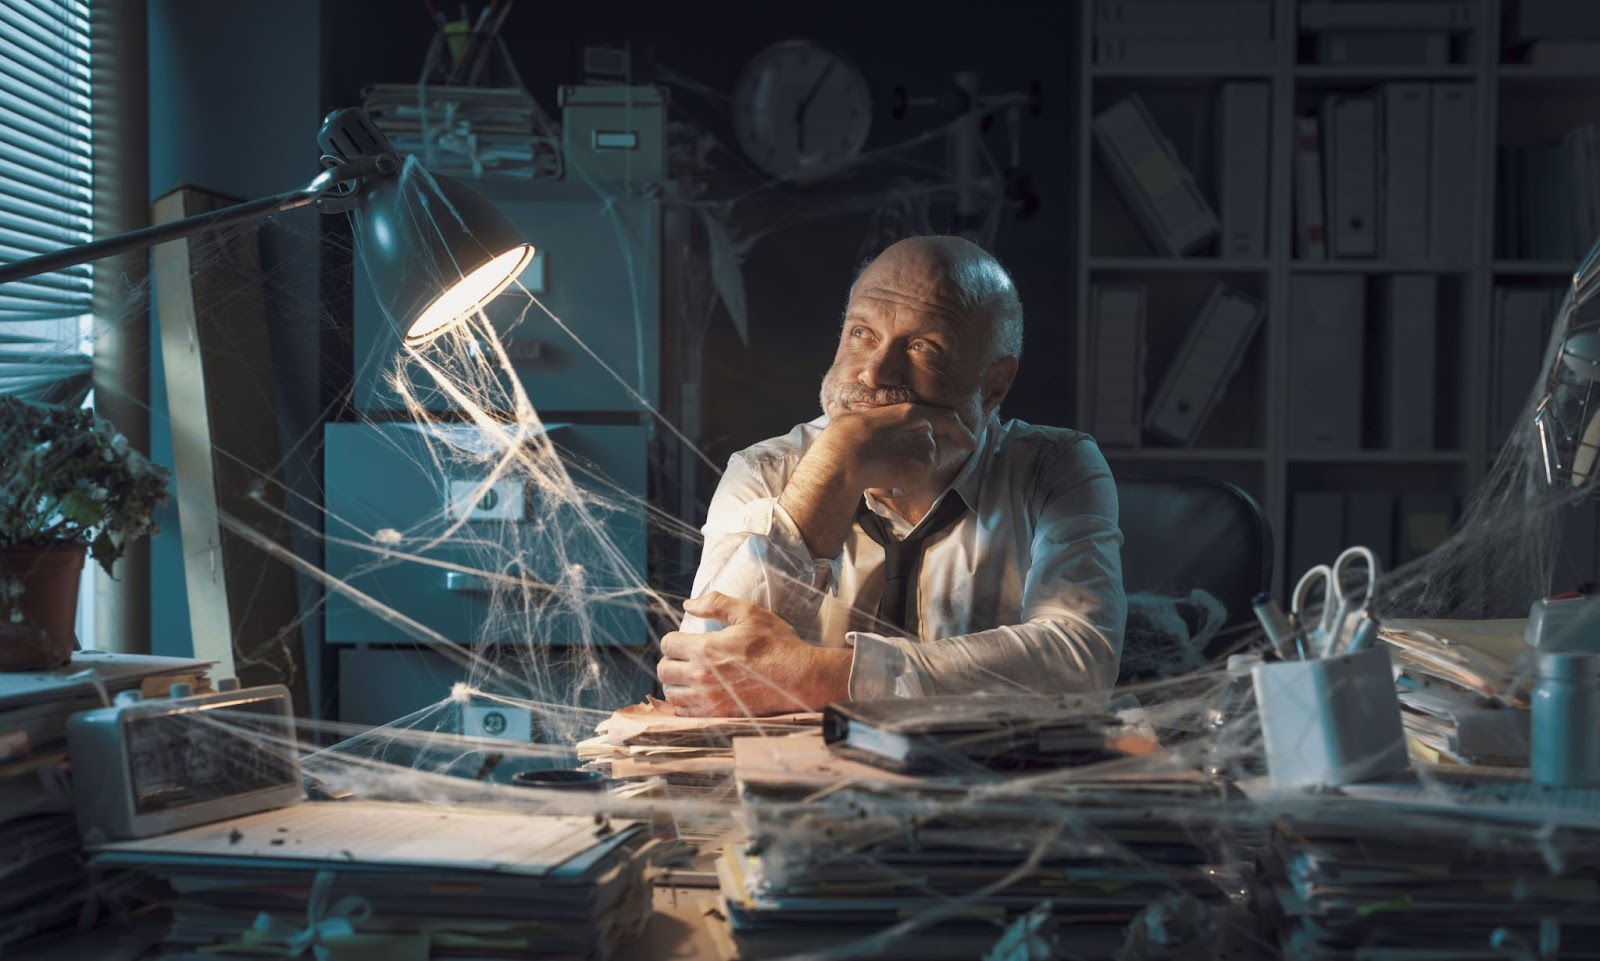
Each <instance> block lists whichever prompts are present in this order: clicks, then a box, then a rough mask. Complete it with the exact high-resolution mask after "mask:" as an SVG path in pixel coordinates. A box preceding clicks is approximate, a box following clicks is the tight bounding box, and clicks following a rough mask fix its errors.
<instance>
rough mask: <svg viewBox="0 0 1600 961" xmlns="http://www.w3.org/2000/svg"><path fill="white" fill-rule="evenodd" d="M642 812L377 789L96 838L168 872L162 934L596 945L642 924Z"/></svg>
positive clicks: (509, 954)
mask: <svg viewBox="0 0 1600 961" xmlns="http://www.w3.org/2000/svg"><path fill="white" fill-rule="evenodd" d="M644 838H645V827H644V825H643V824H640V823H637V822H616V821H605V820H597V819H595V818H587V817H561V816H555V815H538V814H524V813H520V812H507V811H500V810H485V809H474V808H462V807H458V808H441V807H431V806H425V805H415V804H393V803H385V802H378V801H334V802H321V803H318V802H308V803H303V804H297V805H294V806H292V807H287V808H283V809H281V810H277V811H267V812H264V813H262V814H256V815H251V816H250V817H245V818H238V819H236V820H233V821H223V822H220V823H217V824H208V825H204V826H201V827H197V828H190V829H188V830H184V831H178V832H175V833H173V834H168V835H164V836H161V837H155V838H147V839H144V840H139V841H119V842H113V843H110V844H106V845H103V846H101V847H100V848H99V849H98V851H97V853H96V856H95V859H94V863H95V864H96V865H97V866H99V867H105V868H118V869H137V870H140V871H144V872H147V873H149V874H152V875H155V876H157V877H159V878H161V879H163V880H165V881H167V882H168V883H169V884H170V885H171V887H172V889H173V891H174V892H175V895H176V896H175V897H174V898H172V899H171V904H170V906H171V908H172V912H173V921H172V927H171V929H170V931H169V932H168V935H167V938H166V942H165V943H166V946H167V947H168V948H169V949H195V950H198V951H200V952H202V953H207V954H210V953H217V952H224V951H226V950H228V949H229V948H231V949H232V950H235V951H238V950H244V949H248V948H250V947H254V949H255V951H256V952H257V953H272V952H273V951H274V950H277V951H279V953H284V949H288V951H291V952H293V953H295V954H298V953H299V952H300V951H301V950H305V949H306V948H307V947H309V946H310V945H313V944H320V945H323V946H325V947H324V948H320V949H319V950H318V952H317V953H318V954H319V956H320V955H321V954H322V953H323V951H324V950H326V951H328V952H330V953H332V954H334V955H335V956H340V955H339V952H340V949H341V946H343V949H344V950H354V949H356V948H362V949H364V950H365V951H366V952H368V953H367V954H364V955H363V956H377V954H376V952H383V954H384V956H386V957H416V958H452V957H471V958H507V959H511V958H515V959H542V958H606V957H610V956H611V955H612V953H613V952H614V951H615V949H616V948H617V946H618V945H619V944H621V943H622V942H623V941H624V940H626V939H628V938H631V937H633V936H635V935H636V934H637V933H638V932H639V931H640V930H641V929H642V927H643V924H644V921H645V919H646V917H647V916H648V913H649V910H650V892H649V887H648V885H647V884H645V882H644V879H643V858H642V857H641V847H642V845H643V843H644Z"/></svg>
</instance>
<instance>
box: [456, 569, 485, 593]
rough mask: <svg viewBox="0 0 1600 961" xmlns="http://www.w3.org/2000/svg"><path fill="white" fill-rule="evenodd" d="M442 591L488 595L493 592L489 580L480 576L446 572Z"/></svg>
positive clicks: (460, 572)
mask: <svg viewBox="0 0 1600 961" xmlns="http://www.w3.org/2000/svg"><path fill="white" fill-rule="evenodd" d="M444 589H445V590H447V591H451V592H453V593H456V594H489V593H491V592H493V590H494V585H493V584H492V583H491V582H490V580H489V578H487V577H484V576H483V575H482V574H467V573H465V572H463V571H446V572H445V575H444Z"/></svg>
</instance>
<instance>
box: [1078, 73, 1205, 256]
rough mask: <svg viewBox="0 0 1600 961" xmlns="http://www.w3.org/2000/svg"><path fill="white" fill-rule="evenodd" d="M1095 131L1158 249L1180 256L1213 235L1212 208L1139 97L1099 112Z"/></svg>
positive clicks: (1113, 173) (1107, 161)
mask: <svg viewBox="0 0 1600 961" xmlns="http://www.w3.org/2000/svg"><path fill="white" fill-rule="evenodd" d="M1093 128H1094V141H1095V146H1096V147H1097V148H1098V151H1099V154H1100V158H1101V160H1102V162H1103V163H1104V166H1105V168H1106V170H1107V171H1108V172H1109V173H1110V175H1111V179H1112V183H1114V184H1115V185H1116V187H1117V189H1118V191H1119V192H1120V193H1121V194H1122V196H1123V199H1124V200H1126V201H1127V203H1128V206H1129V207H1130V208H1132V210H1133V214H1134V217H1135V218H1136V219H1137V220H1138V221H1139V224H1140V226H1141V227H1142V228H1143V230H1144V232H1145V235H1146V236H1147V237H1148V238H1149V240H1150V242H1151V243H1152V244H1153V245H1154V246H1155V247H1156V249H1157V250H1159V251H1161V252H1162V253H1165V254H1168V255H1170V256H1173V257H1181V256H1183V255H1184V254H1189V253H1193V252H1195V251H1196V250H1198V249H1199V248H1201V247H1203V246H1205V245H1206V244H1207V243H1208V242H1209V241H1210V240H1211V239H1212V238H1214V237H1215V236H1216V235H1217V232H1218V230H1220V229H1221V225H1220V224H1219V223H1218V222H1217V215H1216V213H1215V212H1214V211H1213V210H1212V209H1211V204H1210V203H1209V202H1207V200H1206V198H1205V195H1204V194H1203V193H1201V191H1200V188H1199V187H1198V186H1196V185H1195V182H1194V177H1193V175H1191V174H1190V172H1189V170H1188V168H1186V167H1185V166H1184V165H1183V163H1182V162H1181V161H1180V160H1179V159H1178V152H1177V151H1176V150H1175V149H1174V148H1173V146H1172V144H1171V143H1169V142H1168V141H1167V139H1166V138H1165V137H1164V136H1162V135H1161V131H1160V129H1159V128H1157V127H1156V123H1155V120H1154V119H1152V118H1151V116H1150V111H1149V110H1148V109H1147V108H1146V107H1145V105H1144V101H1143V100H1141V99H1140V98H1139V96H1138V95H1137V94H1130V95H1128V96H1127V97H1124V98H1123V99H1122V100H1119V101H1117V102H1116V103H1115V104H1113V105H1111V106H1110V107H1108V108H1107V109H1106V110H1104V111H1103V112H1101V113H1100V114H1099V115H1098V116H1096V117H1095V118H1094V122H1093Z"/></svg>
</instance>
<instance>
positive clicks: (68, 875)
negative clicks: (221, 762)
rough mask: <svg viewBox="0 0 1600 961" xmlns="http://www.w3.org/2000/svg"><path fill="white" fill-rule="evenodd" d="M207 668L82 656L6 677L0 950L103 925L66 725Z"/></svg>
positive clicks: (2, 696) (2, 691)
mask: <svg viewBox="0 0 1600 961" xmlns="http://www.w3.org/2000/svg"><path fill="white" fill-rule="evenodd" d="M207 666H208V664H207V662H205V661H195V660H190V659H187V658H173V657H147V656H139V655H125V654H104V653H99V652H93V651H82V652H79V653H77V654H74V655H73V658H72V662H71V663H70V664H68V665H67V666H65V667H62V668H58V669H56V670H53V671H44V672H39V673H11V674H8V673H0V865H4V868H3V869H0V873H3V874H4V876H5V885H4V886H3V888H0V949H3V948H5V947H6V946H8V945H12V944H15V943H18V942H22V941H26V940H28V939H30V938H32V937H35V936H38V935H42V934H45V933H47V932H50V931H52V930H55V929H58V928H61V927H63V926H67V925H71V924H74V923H76V924H79V925H85V924H88V923H92V922H93V921H95V920H96V919H97V918H98V910H99V909H98V908H97V907H96V906H95V904H94V901H93V898H92V888H91V886H90V883H89V878H88V876H87V874H86V873H85V871H84V867H83V863H84V858H83V844H82V841H81V840H80V839H79V836H78V826H77V822H76V818H75V816H74V813H73V796H72V786H71V779H70V775H69V773H68V758H67V719H68V718H69V717H70V716H71V715H73V714H74V713H76V712H78V711H84V710H91V709H93V708H97V707H101V706H103V704H104V701H103V700H102V697H103V696H109V695H112V694H115V693H117V692H119V691H126V690H141V689H143V690H147V691H148V692H150V693H157V692H160V693H165V691H166V690H167V688H168V686H170V685H171V684H173V683H177V682H179V681H183V682H185V683H191V684H197V683H199V682H200V681H202V679H203V678H204V676H205V670H206V667H207Z"/></svg>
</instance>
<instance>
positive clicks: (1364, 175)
mask: <svg viewBox="0 0 1600 961" xmlns="http://www.w3.org/2000/svg"><path fill="white" fill-rule="evenodd" d="M1475 111H1476V106H1475V100H1474V94H1473V89H1472V85H1471V84H1470V83H1465V82H1458V81H1439V82H1432V83H1426V82H1423V83H1417V82H1393V83H1386V84H1383V85H1381V86H1379V87H1377V88H1374V89H1373V90H1370V91H1366V92H1361V93H1338V94H1332V95H1330V96H1328V97H1326V98H1324V99H1323V101H1322V103H1321V104H1320V106H1319V109H1318V110H1317V111H1316V112H1315V113H1314V114H1312V115H1310V116H1305V117H1301V118H1299V119H1298V120H1297V121H1296V128H1295V222H1296V227H1295V251H1296V254H1297V255H1298V256H1299V257H1301V258H1303V259H1307V260H1322V259H1325V258H1328V257H1332V258H1335V259H1340V258H1357V259H1365V258H1374V257H1384V258H1387V259H1390V260H1392V261H1395V262H1396V263H1401V264H1406V263H1427V264H1430V265H1437V266H1467V265H1470V264H1471V263H1472V262H1473V260H1474V258H1475V257H1476V255H1477V254H1478V246H1477V244H1478V238H1479V236H1480V231H1479V230H1478V226H1477V224H1476V223H1475V219H1474V218H1475V211H1476V210H1477V206H1478V205H1477V203H1476V190H1477V180H1476V178H1477V169H1476V163H1477V161H1476V160H1475V159H1474V158H1476V157H1477V156H1478V154H1479V150H1478V146H1477V141H1476V139H1475V137H1476V130H1477V127H1476V119H1475ZM1419 131H1421V132H1424V133H1423V134H1422V135H1419Z"/></svg>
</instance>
